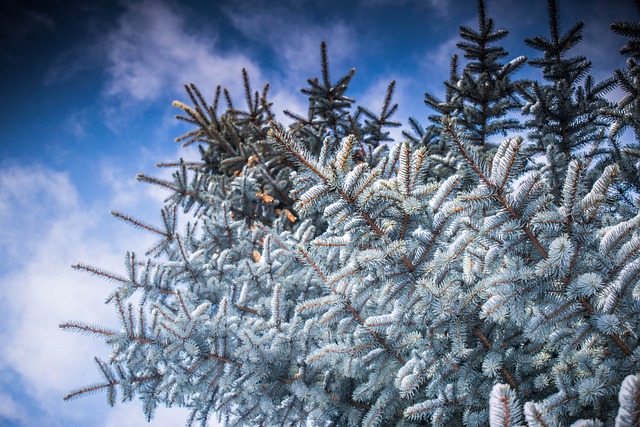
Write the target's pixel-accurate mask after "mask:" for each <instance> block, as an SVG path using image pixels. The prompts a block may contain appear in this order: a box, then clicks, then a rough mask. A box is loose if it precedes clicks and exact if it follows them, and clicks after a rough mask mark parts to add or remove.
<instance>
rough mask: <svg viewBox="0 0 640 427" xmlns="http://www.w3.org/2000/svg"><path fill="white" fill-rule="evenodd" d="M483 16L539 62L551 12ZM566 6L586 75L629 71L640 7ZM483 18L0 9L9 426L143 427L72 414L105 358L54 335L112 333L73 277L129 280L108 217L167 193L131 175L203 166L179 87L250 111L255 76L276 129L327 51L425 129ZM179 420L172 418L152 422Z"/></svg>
mask: <svg viewBox="0 0 640 427" xmlns="http://www.w3.org/2000/svg"><path fill="white" fill-rule="evenodd" d="M487 5H488V10H489V15H490V16H492V17H493V18H494V19H495V21H496V24H497V26H498V27H499V28H506V29H508V30H510V35H509V37H508V38H507V39H506V41H505V43H504V45H505V46H506V47H507V49H508V50H509V52H510V54H511V57H516V56H519V55H522V54H524V55H526V56H529V57H535V56H536V55H535V53H534V52H532V51H531V50H529V49H527V48H526V47H525V45H524V43H523V40H524V38H527V37H533V36H535V35H538V34H543V35H546V34H547V18H546V1H543V0H536V1H530V0H529V1H525V0H518V1H515V0H513V1H508V0H487ZM560 8H561V14H562V22H563V26H564V28H568V27H570V26H571V25H572V24H573V23H574V22H576V21H578V20H582V21H584V22H585V24H586V28H585V32H584V36H585V38H584V41H583V42H582V43H581V44H580V45H579V46H578V47H577V48H576V49H575V53H576V54H578V53H582V54H586V55H587V56H588V57H589V58H590V59H591V60H592V61H593V63H594V67H593V69H592V74H593V75H594V76H595V77H596V78H597V79H602V78H604V77H607V76H609V75H610V73H611V71H612V70H613V69H615V68H617V67H622V66H623V65H624V60H623V58H621V57H620V56H619V54H618V50H619V47H620V45H621V44H622V43H623V42H624V40H623V39H621V38H619V37H617V36H615V35H613V34H612V33H611V32H610V31H609V29H608V26H609V23H610V22H612V21H615V20H634V19H636V20H637V16H636V14H635V11H634V7H633V1H632V0H628V1H624V2H623V1H613V0H608V1H602V0H587V1H578V0H572V1H569V0H561V1H560ZM476 20H477V18H476V2H475V1H471V0H464V1H462V0H457V1H452V0H395V1H393V0H368V1H367V0H354V1H350V0H341V1H335V0H330V1H315V2H311V1H307V0H299V1H295V0H288V1H286V0H283V1H266V0H236V1H232V0H228V1H226V0H225V1H197V2H196V1H194V2H179V1H152V0H142V1H121V2H103V1H98V0H88V1H75V2H74V1H65V2H52V1H45V0H43V1H40V2H38V1H19V0H15V1H12V0H0V61H1V67H0V73H1V76H0V93H2V98H3V102H1V103H0V117H1V119H0V313H1V314H2V319H3V320H2V323H1V324H0V425H3V426H16V427H17V426H20V427H28V426H35V425H38V426H99V427H109V426H118V427H128V426H139V425H144V421H143V416H142V412H141V410H140V407H139V405H137V404H133V405H131V404H128V405H118V406H117V407H116V408H113V409H110V408H108V406H107V405H106V403H105V399H104V396H100V395H99V396H92V397H88V398H84V399H80V400H76V401H73V402H67V403H64V402H62V396H63V395H64V394H65V393H66V392H68V391H69V390H70V389H73V388H76V387H79V386H82V385H86V384H90V383H93V382H97V381H99V376H98V374H97V371H96V369H95V367H94V365H93V362H92V359H93V356H94V355H99V356H102V357H106V356H107V355H108V350H107V349H106V348H105V346H104V345H102V343H101V342H99V341H96V340H94V339H92V338H89V337H85V336H79V335H73V334H68V333H64V332H61V331H59V330H58V327H57V325H58V324H59V323H60V322H63V321H66V320H83V321H88V322H91V323H102V324H108V325H113V324H114V322H115V316H114V315H113V313H112V310H111V309H110V307H108V306H105V304H104V303H103V301H104V299H105V297H106V296H107V294H108V293H109V291H110V289H111V286H110V284H109V283H105V282H103V281H101V280H98V279H95V278H92V277H88V276H85V275H83V274H81V273H77V272H74V271H72V270H71V268H70V265H71V264H73V263H75V262H85V263H89V264H93V265H97V266H101V267H104V268H106V269H111V270H113V271H121V270H122V267H121V266H122V261H123V258H124V253H125V251H126V250H134V251H138V252H144V250H145V248H147V247H149V245H150V244H151V243H152V242H151V238H150V236H147V235H145V234H143V233H140V232H138V231H135V230H132V229H131V228H129V227H128V226H127V225H125V224H122V223H120V222H118V221H117V220H116V219H113V218H112V217H111V216H110V214H109V212H110V210H119V211H125V212H127V213H130V214H132V215H134V216H136V217H138V218H140V219H143V220H145V221H147V222H151V223H154V222H156V223H157V222H158V221H157V220H158V218H159V215H158V211H159V209H160V207H161V205H162V200H163V199H164V197H165V196H166V195H165V194H164V193H163V192H162V191H161V190H159V189H156V188H152V187H149V186H145V185H143V184H138V183H137V182H136V181H135V175H136V173H138V172H145V173H151V174H156V175H165V176H166V175H167V174H168V173H169V171H166V170H164V171H162V170H157V169H156V168H155V167H154V165H155V164H156V163H158V162H162V161H167V160H174V159H177V158H178V157H180V156H183V157H186V158H195V157H196V152H195V151H194V150H193V149H190V150H186V151H185V150H183V149H180V147H179V146H177V145H176V144H174V143H173V139H174V138H175V137H177V136H179V135H181V134H183V133H184V132H185V131H186V130H187V128H185V127H184V126H183V125H181V124H180V123H178V122H176V121H175V120H174V119H173V115H174V114H176V113H177V111H176V110H175V109H174V108H173V107H172V106H171V102H172V101H173V100H174V99H179V100H186V96H185V95H184V94H183V90H182V85H183V84H185V83H189V82H195V83H196V84H197V85H198V86H199V87H200V88H201V90H202V92H203V93H204V94H205V96H208V97H209V98H211V96H212V94H213V90H214V88H215V86H216V85H217V84H222V85H224V86H226V87H227V88H229V90H230V91H231V93H232V94H235V95H236V96H235V98H236V99H237V102H240V101H241V100H242V97H241V95H242V91H241V87H242V86H241V79H240V70H241V69H242V68H243V67H245V68H247V69H248V71H249V74H250V78H251V80H252V83H253V85H254V87H255V88H256V89H258V88H261V87H262V85H263V84H264V83H265V82H267V81H268V82H270V83H271V88H272V91H271V94H272V101H273V102H274V104H275V110H276V112H277V113H278V118H280V119H284V116H283V115H282V114H281V111H282V110H283V109H285V108H286V109H290V110H292V111H295V112H300V113H304V112H305V111H306V108H305V104H304V98H302V96H301V95H300V94H299V89H300V88H301V87H303V86H304V85H305V81H306V78H308V77H313V76H317V75H318V74H319V66H318V64H319V44H320V41H321V40H326V41H327V43H328V48H329V55H330V62H331V65H332V71H333V76H335V77H339V76H341V75H343V74H344V73H346V72H347V71H348V70H349V69H350V68H351V67H355V68H356V75H355V77H354V80H353V85H352V87H351V91H350V92H349V94H350V95H351V96H352V97H355V98H356V99H357V100H359V101H360V102H361V103H362V104H363V105H366V106H368V107H370V108H371V109H374V110H377V109H378V108H380V106H381V98H382V96H383V95H384V92H385V90H386V86H387V83H388V81H389V80H390V79H395V80H396V81H397V82H398V86H397V92H396V101H397V102H398V103H399V104H400V109H399V111H398V114H397V116H396V119H398V120H400V121H406V119H407V117H409V116H413V117H416V118H417V119H419V120H421V121H422V122H423V123H424V122H425V117H426V116H427V115H428V114H429V113H430V111H429V110H428V109H427V108H426V107H425V106H424V104H423V95H424V92H425V91H430V92H434V93H438V94H439V93H442V81H443V80H445V79H446V78H447V76H448V71H449V70H448V66H449V60H450V57H451V55H452V54H453V53H455V52H456V48H455V44H456V42H457V41H458V26H459V25H460V24H466V25H470V26H472V27H473V28H475V26H476ZM525 75H526V73H525V74H523V76H525ZM532 75H534V76H535V73H533V74H532ZM611 96H612V97H613V98H614V99H615V97H616V96H618V94H616V93H613V94H611ZM184 419H185V412H184V411H182V410H180V409H170V410H163V411H159V413H158V415H157V417H156V419H155V420H154V421H153V422H152V423H151V425H152V426H173V425H182V424H183V422H184Z"/></svg>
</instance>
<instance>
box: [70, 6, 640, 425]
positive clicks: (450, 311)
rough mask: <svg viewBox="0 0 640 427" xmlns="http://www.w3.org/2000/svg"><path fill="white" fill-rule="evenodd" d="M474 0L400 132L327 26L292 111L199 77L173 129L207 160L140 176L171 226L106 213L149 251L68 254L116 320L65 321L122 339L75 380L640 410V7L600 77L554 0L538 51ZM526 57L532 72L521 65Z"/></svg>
mask: <svg viewBox="0 0 640 427" xmlns="http://www.w3.org/2000/svg"><path fill="white" fill-rule="evenodd" d="M638 7H639V11H640V2H639V3H638ZM478 10H479V20H478V28H477V29H472V28H469V27H466V26H463V27H461V29H460V35H461V37H462V40H463V41H461V42H460V43H459V45H458V47H459V48H460V49H461V51H462V52H463V54H464V57H465V58H466V62H465V63H464V67H463V68H460V67H461V66H462V65H461V64H460V61H459V60H458V57H457V56H454V58H453V60H452V66H451V77H450V79H449V80H448V81H447V82H445V85H446V97H445V99H444V100H440V99H438V98H437V97H435V96H433V95H430V94H426V97H425V102H426V104H427V105H428V106H430V107H431V108H432V109H433V114H432V115H431V116H429V118H428V124H427V125H426V127H424V126H423V125H421V124H420V123H419V121H418V120H416V119H410V121H409V125H410V129H408V130H406V131H405V132H403V139H404V140H403V141H400V142H394V141H393V140H392V138H391V137H390V133H389V128H390V127H393V126H399V124H398V123H395V122H393V121H392V120H391V117H392V115H393V113H394V112H395V110H396V107H397V106H396V105H395V104H394V103H393V101H392V95H393V91H394V83H393V82H392V83H391V84H390V85H389V89H388V91H387V94H386V97H385V98H384V99H383V100H382V108H381V110H380V113H379V114H376V113H374V112H372V110H370V109H368V108H365V107H362V106H357V105H356V102H355V101H354V100H353V99H351V98H349V97H348V96H347V95H346V92H347V89H348V86H349V83H350V81H351V79H352V78H353V76H354V73H353V70H352V71H351V72H349V73H348V74H347V75H345V76H344V77H342V78H340V79H339V80H337V81H334V80H333V79H332V78H331V76H330V73H329V64H328V58H327V50H326V46H325V45H324V44H323V45H322V47H321V76H320V78H315V79H310V80H308V86H307V87H306V88H305V89H303V93H304V94H306V95H307V96H308V99H309V110H308V114H307V115H298V114H294V113H291V112H285V113H286V114H287V115H288V116H289V117H290V118H291V119H292V121H293V123H292V124H291V125H290V126H289V127H288V128H286V129H285V128H284V127H282V126H281V125H279V124H277V123H276V122H275V116H274V114H273V112H272V106H271V104H270V103H269V101H268V86H265V88H264V91H263V92H262V93H259V92H255V93H254V92H253V91H252V89H251V86H250V83H249V77H248V76H247V74H246V73H244V72H243V78H244V82H245V89H246V107H245V108H246V109H244V110H242V109H238V108H236V107H235V106H234V104H233V103H232V102H231V99H230V97H229V95H228V93H227V92H226V91H225V90H221V89H220V88H218V91H217V92H216V94H215V98H214V101H213V102H212V103H211V104H210V103H208V102H206V101H205V99H204V98H203V96H202V95H201V94H200V92H199V91H198V90H197V88H196V87H195V86H193V85H190V86H187V94H188V95H189V99H190V103H189V105H187V104H184V103H181V102H175V103H174V104H175V105H176V106H177V107H178V108H180V109H181V110H182V112H183V115H182V116H179V119H181V120H184V121H186V122H188V123H191V124H192V125H193V126H194V130H193V131H191V132H189V133H188V134H187V135H185V136H184V137H182V138H179V139H180V140H181V141H184V142H185V144H191V143H197V144H199V145H200V148H201V154H202V162H201V163H185V162H180V163H179V164H178V165H177V170H176V172H175V173H174V175H173V179H172V180H161V179H157V178H153V177H149V176H140V177H139V179H140V180H142V181H145V182H150V183H153V184H155V185H159V186H161V187H164V188H166V189H168V190H169V191H170V194H171V196H170V198H169V199H168V201H167V203H166V206H165V207H164V208H163V210H162V219H163V227H155V226H151V225H148V224H145V223H142V222H140V221H138V220H135V219H133V218H130V217H129V216H127V215H124V214H121V213H116V215H117V216H119V217H120V218H122V219H124V220H126V221H127V222H129V223H131V224H133V225H134V226H136V227H138V228H141V229H144V230H147V231H150V232H152V233H154V234H156V235H158V237H159V241H158V244H157V245H156V246H155V247H153V248H152V249H151V250H150V251H149V253H148V255H149V258H148V259H139V258H138V257H137V256H135V255H134V254H128V255H127V258H126V274H125V275H117V274H114V273H110V272H107V271H103V270H101V269H99V268H95V267H91V266H88V265H84V264H80V265H77V266H76V268H78V269H80V270H86V271H88V272H91V273H94V274H97V275H100V276H103V277H105V278H107V279H109V280H111V281H113V282H115V283H116V284H117V288H116V289H115V291H114V292H113V293H112V294H111V295H110V297H109V301H110V302H111V303H112V304H113V306H114V307H115V310H116V313H117V316H118V318H119V319H120V322H121V328H120V329H109V328H105V327H100V326H93V325H87V324H85V323H81V322H68V323H65V324H63V325H61V326H62V327H63V328H65V329H70V330H74V331H80V332H88V333H90V334H93V335H97V336H99V337H102V338H103V339H104V340H105V341H106V342H107V344H108V345H109V346H111V348H112V349H113V352H112V355H111V357H110V358H109V360H106V361H102V360H98V359H96V363H97V364H98V368H99V370H100V372H101V374H102V375H103V377H104V381H103V382H102V383H98V384H96V385H92V386H88V387H85V388H82V389H79V390H77V391H75V392H72V393H70V394H69V395H68V396H67V398H73V397H76V396H79V395H83V394H87V393H92V392H98V391H104V392H106V393H107V396H108V400H109V402H110V403H111V404H113V403H114V402H115V401H116V400H117V396H116V395H117V393H120V394H121V399H123V400H130V399H133V398H134V397H138V398H139V399H140V400H141V401H142V403H143V406H144V411H145V413H146V414H147V416H148V418H149V419H151V418H152V417H153V414H154V410H155V408H156V407H157V406H158V405H167V406H174V405H175V406H185V407H188V408H191V410H192V412H191V418H190V419H189V420H188V424H189V425H191V424H192V423H194V422H196V423H197V422H199V423H202V425H205V424H207V422H208V420H209V419H210V418H211V417H213V416H216V417H219V419H221V420H223V421H224V422H225V423H226V424H228V425H265V426H272V425H314V426H315V425H318V426H320V425H322V426H338V425H355V426H359V425H362V426H377V425H406V426H410V425H423V424H430V425H435V426H450V425H460V424H462V425H465V426H484V425H487V424H491V425H495V426H498V425H500V426H518V425H522V424H524V423H526V424H527V425H529V426H531V427H533V426H555V425H569V424H573V425H574V426H596V425H617V426H636V425H639V424H640V376H637V375H636V374H637V373H638V372H640V366H639V363H640V341H639V338H638V336H639V334H640V228H639V227H638V226H639V224H640V214H639V213H638V206H639V203H638V194H639V191H640V179H639V178H640V176H639V172H640V169H639V163H638V158H639V157H640V148H639V145H638V143H637V142H631V143H626V144H624V143H622V142H621V140H620V136H621V135H622V133H623V132H622V131H623V130H624V129H625V128H628V129H630V130H632V131H633V132H634V133H635V136H636V141H638V140H640V110H639V108H640V101H639V97H638V96H639V95H638V94H639V93H640V80H639V75H638V73H639V70H640V68H639V67H640V66H639V64H638V61H640V24H633V23H616V24H614V25H613V26H612V28H613V30H614V31H615V32H616V33H618V34H621V35H624V36H626V37H627V38H628V39H629V41H628V43H627V44H626V45H625V46H624V47H623V49H622V54H623V55H625V56H627V57H628V62H627V68H626V69H624V70H617V71H616V72H615V75H614V77H613V78H611V79H607V80H604V81H600V82H598V81H595V80H594V79H593V78H592V77H591V76H589V75H588V72H589V68H590V63H589V61H588V60H587V58H584V57H581V56H571V53H570V52H571V49H572V48H573V47H574V46H575V45H576V44H578V43H579V42H580V40H581V37H582V36H581V32H582V29H583V26H582V24H581V23H579V24H576V25H574V26H572V27H571V28H570V29H569V30H568V31H567V32H565V33H562V32H561V31H560V30H559V28H560V26H559V22H558V5H557V4H556V1H555V0H550V1H549V35H548V36H545V37H543V36H540V37H535V38H533V39H530V40H527V41H526V43H527V44H528V45H529V46H531V47H533V48H534V49H536V50H537V51H539V52H540V57H539V58H534V59H529V60H527V59H526V58H524V57H517V58H515V59H512V60H508V61H507V60H505V58H507V57H508V53H507V52H506V51H505V50H504V49H503V48H502V47H500V46H499V44H498V42H499V41H500V40H501V39H502V38H504V37H505V36H506V35H507V32H506V31H505V30H497V29H495V28H494V23H493V20H492V19H491V18H489V17H488V16H487V15H486V9H485V5H484V2H483V1H480V2H479V7H478ZM527 64H528V65H529V66H533V67H539V68H540V69H541V70H542V75H543V79H542V80H541V81H528V80H516V79H515V78H514V75H515V73H516V72H517V71H518V70H520V69H522V68H523V67H525V66H527ZM615 85H618V86H619V87H620V88H621V89H622V91H623V92H624V94H625V96H624V98H623V99H622V100H621V101H620V102H619V103H617V104H614V103H612V102H610V101H608V100H607V99H606V98H605V95H606V93H607V92H609V91H610V90H611V89H612V88H613V87H614V86H615ZM225 100H226V104H227V108H226V110H224V111H223V112H220V106H219V103H220V102H225ZM518 112H520V113H521V114H520V115H518V114H515V113H518ZM517 135H526V136H525V137H523V136H517ZM178 216H182V218H185V219H186V220H188V222H187V224H186V226H185V227H184V229H183V230H182V231H180V230H178V229H177V226H176V220H177V218H178ZM136 296H137V297H136Z"/></svg>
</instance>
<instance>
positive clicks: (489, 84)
mask: <svg viewBox="0 0 640 427" xmlns="http://www.w3.org/2000/svg"><path fill="white" fill-rule="evenodd" d="M508 33H509V32H508V31H507V30H496V29H495V24H494V22H493V19H491V18H489V17H488V16H487V10H486V5H485V2H484V0H478V30H477V31H476V30H474V29H472V28H469V27H467V26H465V25H462V26H460V37H461V38H462V39H463V41H461V42H459V43H458V44H457V47H458V48H459V49H460V50H462V51H463V54H464V57H465V58H466V59H467V60H468V62H467V63H466V65H465V67H464V69H463V70H462V74H461V75H458V67H459V64H458V56H457V55H454V56H453V57H452V60H451V69H450V77H449V81H447V82H445V88H446V97H445V100H444V101H441V100H439V99H438V98H436V97H435V96H433V95H431V94H429V93H425V103H426V104H427V105H428V106H429V107H430V108H432V109H433V110H435V111H436V114H435V115H431V116H429V121H430V122H431V123H432V124H431V126H430V129H429V130H430V132H429V135H430V136H431V135H433V136H435V135H438V136H441V138H440V139H439V140H438V139H435V138H433V136H432V137H431V138H429V139H428V140H424V141H422V143H427V144H428V147H429V152H430V154H431V156H432V158H433V159H434V160H436V161H437V163H436V164H437V165H438V166H439V167H438V166H437V167H438V169H441V168H442V169H444V170H443V171H441V172H440V174H441V175H442V176H444V177H446V176H448V175H450V174H451V173H452V172H458V173H464V172H462V171H459V170H456V168H459V167H461V166H463V162H460V159H459V158H458V157H457V156H456V155H455V154H456V150H455V148H454V147H453V146H452V145H451V144H450V143H448V142H447V139H446V137H445V135H444V133H443V130H442V125H441V123H440V121H441V119H442V118H443V117H456V118H457V119H458V123H459V125H460V126H461V127H462V128H463V129H464V131H465V133H466V134H467V138H468V140H469V141H470V142H471V143H472V145H473V146H474V148H473V150H474V151H476V150H479V153H480V154H479V155H481V156H484V155H485V154H486V155H487V156H488V155H490V153H493V152H494V151H495V149H496V142H495V141H494V140H492V139H491V137H493V136H494V135H498V134H499V135H502V136H506V135H507V134H508V132H509V131H515V130H520V129H522V125H521V123H520V122H519V121H518V120H517V119H515V118H512V117H508V116H509V114H511V113H514V112H516V111H518V110H519V109H520V107H521V106H522V105H521V101H520V99H519V97H518V93H517V88H518V85H519V84H520V83H521V82H520V81H518V80H515V81H513V80H512V78H513V75H514V73H516V72H517V71H518V70H519V69H521V68H522V66H524V64H525V62H526V58H525V57H524V56H520V57H517V58H514V59H512V60H511V61H509V62H507V63H503V62H501V60H503V59H504V58H505V57H507V56H508V55H509V53H508V52H507V51H506V50H505V49H504V48H503V47H502V46H500V45H498V44H497V43H498V42H499V41H500V40H502V39H504V38H505V37H506V36H507V35H508ZM413 127H414V129H416V125H414V126H413ZM416 130H417V129H416ZM417 133H418V134H420V132H419V131H418V132H417ZM422 139H424V138H422ZM434 139H435V140H434Z"/></svg>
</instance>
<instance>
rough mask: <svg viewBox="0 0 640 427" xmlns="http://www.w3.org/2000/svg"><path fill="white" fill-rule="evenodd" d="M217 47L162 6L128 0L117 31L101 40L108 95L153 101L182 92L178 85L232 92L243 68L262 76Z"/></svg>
mask: <svg viewBox="0 0 640 427" xmlns="http://www.w3.org/2000/svg"><path fill="white" fill-rule="evenodd" d="M215 46H216V38H215V36H214V35H213V34H207V37H199V36H198V35H197V34H195V33H194V32H193V31H190V30H189V29H188V27H187V23H186V22H185V18H184V17H183V16H182V15H181V14H180V13H179V12H178V11H176V10H173V9H172V8H171V7H169V6H168V5H167V4H166V3H163V2H154V1H150V0H142V1H138V2H127V8H126V11H125V12H124V14H123V15H122V16H121V17H120V19H119V20H118V25H117V27H116V28H115V29H114V31H113V32H112V33H111V34H109V35H108V37H107V38H106V40H105V48H106V54H107V57H108V66H107V70H108V72H109V75H110V82H109V84H108V85H107V88H106V94H107V95H109V96H117V97H119V98H122V99H130V100H134V101H155V100H158V99H160V98H165V97H167V96H168V95H172V96H175V94H176V93H182V92H183V89H182V86H183V85H184V84H187V83H192V82H193V83H196V84H197V85H200V86H203V87H208V86H209V85H210V84H211V82H215V83H214V84H217V83H219V84H222V85H223V86H225V87H227V88H229V89H230V90H231V91H232V92H234V93H235V92H236V91H240V90H241V89H242V81H241V78H240V71H241V70H242V68H247V70H248V71H249V72H250V74H251V75H252V76H256V77H258V78H259V77H260V71H259V69H258V67H257V66H256V65H255V64H254V63H253V61H251V59H250V58H248V57H246V56H243V55H241V54H236V53H229V54H223V53H222V52H220V51H218V50H216V48H215ZM240 93H241V92H240Z"/></svg>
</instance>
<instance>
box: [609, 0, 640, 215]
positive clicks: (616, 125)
mask: <svg viewBox="0 0 640 427" xmlns="http://www.w3.org/2000/svg"><path fill="white" fill-rule="evenodd" d="M636 8H637V10H638V13H639V14H640V1H636ZM611 29H612V30H613V32H614V33H616V34H618V35H621V36H625V37H628V38H629V39H630V40H629V41H628V42H627V43H626V44H625V45H624V46H622V48H621V49H620V53H621V54H622V55H624V56H626V57H627V68H626V70H621V69H617V70H615V72H614V77H615V79H616V81H617V83H618V86H619V87H620V88H621V89H622V90H623V91H624V94H625V96H624V97H623V98H622V99H621V100H620V101H619V102H618V104H617V106H616V107H617V108H612V109H610V110H609V111H608V114H609V115H610V116H611V117H612V118H613V124H612V126H611V146H612V147H611V150H610V161H612V162H615V163H618V164H619V165H620V170H621V172H622V173H623V174H624V176H625V179H624V180H623V181H621V182H620V183H619V184H618V186H617V187H618V189H619V191H618V194H619V195H620V197H621V198H622V199H623V200H624V201H626V202H627V203H628V204H630V205H633V201H632V200H628V199H627V197H626V194H627V193H628V191H629V190H633V191H635V193H639V192H640V25H638V24H637V23H634V22H615V23H613V24H611ZM627 128H630V129H631V130H633V133H634V136H635V140H636V142H635V143H634V144H625V145H624V146H622V144H621V142H620V140H619V139H618V137H619V136H620V135H621V134H622V133H623V131H624V130H625V129H627Z"/></svg>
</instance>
